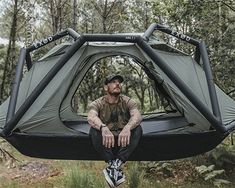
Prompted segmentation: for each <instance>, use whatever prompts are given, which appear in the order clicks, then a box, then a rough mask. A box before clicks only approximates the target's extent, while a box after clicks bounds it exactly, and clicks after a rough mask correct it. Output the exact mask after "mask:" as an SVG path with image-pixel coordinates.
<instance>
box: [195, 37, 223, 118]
mask: <svg viewBox="0 0 235 188" xmlns="http://www.w3.org/2000/svg"><path fill="white" fill-rule="evenodd" d="M199 49H200V52H201V56H202V61H203V65H204V66H203V69H204V71H205V74H206V80H207V84H208V89H209V94H210V99H211V105H212V110H213V114H214V115H215V116H216V117H217V119H218V120H219V121H220V122H221V121H222V120H221V113H220V109H219V103H218V98H217V94H216V90H215V84H214V81H213V76H212V71H211V67H210V63H209V58H208V54H207V50H206V45H205V43H204V42H203V41H202V42H201V43H200V44H199Z"/></svg>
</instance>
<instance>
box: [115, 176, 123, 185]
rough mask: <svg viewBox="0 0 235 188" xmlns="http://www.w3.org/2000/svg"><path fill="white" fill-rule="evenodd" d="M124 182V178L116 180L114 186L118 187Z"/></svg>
mask: <svg viewBox="0 0 235 188" xmlns="http://www.w3.org/2000/svg"><path fill="white" fill-rule="evenodd" d="M124 181H125V176H123V178H122V179H120V180H118V181H117V182H116V184H115V185H116V186H119V185H120V184H122V183H123V182H124Z"/></svg>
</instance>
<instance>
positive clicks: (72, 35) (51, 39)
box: [27, 28, 80, 52]
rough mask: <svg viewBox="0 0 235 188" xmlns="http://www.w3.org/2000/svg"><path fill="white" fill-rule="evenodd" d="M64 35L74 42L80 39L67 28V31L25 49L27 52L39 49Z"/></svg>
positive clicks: (74, 32)
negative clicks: (71, 38)
mask: <svg viewBox="0 0 235 188" xmlns="http://www.w3.org/2000/svg"><path fill="white" fill-rule="evenodd" d="M66 35H70V36H71V37H73V38H74V40H77V39H78V38H79V37H80V35H79V34H78V33H77V32H76V31H74V30H73V29H71V28H68V29H66V30H64V31H61V32H59V33H57V34H55V35H53V36H49V37H47V38H45V39H42V40H40V41H37V42H35V43H34V44H33V45H31V46H29V47H28V48H27V51H28V52H31V51H34V50H36V49H38V48H41V47H43V46H45V45H47V44H49V43H51V42H53V41H56V40H58V39H60V38H62V37H64V36H66Z"/></svg>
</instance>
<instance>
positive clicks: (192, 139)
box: [6, 131, 224, 161]
mask: <svg viewBox="0 0 235 188" xmlns="http://www.w3.org/2000/svg"><path fill="white" fill-rule="evenodd" d="M223 139H224V137H221V136H219V135H218V133H217V132H216V131H210V132H203V133H191V134H148V135H143V136H142V138H141V141H140V144H139V146H138V147H137V148H136V150H135V151H134V152H133V154H132V155H131V157H130V159H129V160H133V161H160V160H172V159H178V158H185V157H190V156H194V155H197V154H200V153H204V152H207V151H209V150H212V149H213V148H215V147H216V146H217V145H218V144H219V143H221V142H222V140H223ZM6 140H7V141H8V142H10V143H11V144H12V145H13V146H14V147H15V148H16V149H17V150H18V151H20V152H21V153H22V154H24V155H27V156H31V157H38V158H46V159H66V160H101V159H100V157H99V155H98V154H97V153H96V151H95V150H94V149H93V147H92V144H91V140H90V137H89V135H86V134H80V135H74V136H64V135H61V136H58V135H32V134H30V135H28V134H25V133H16V132H15V133H13V134H12V136H10V137H8V138H6Z"/></svg>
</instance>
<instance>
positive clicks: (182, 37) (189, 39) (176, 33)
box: [143, 23, 200, 46]
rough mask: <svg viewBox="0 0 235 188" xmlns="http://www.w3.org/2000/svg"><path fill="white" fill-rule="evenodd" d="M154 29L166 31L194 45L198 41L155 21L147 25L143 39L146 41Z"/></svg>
mask: <svg viewBox="0 0 235 188" xmlns="http://www.w3.org/2000/svg"><path fill="white" fill-rule="evenodd" d="M155 30H159V31H162V32H164V33H167V34H169V35H172V36H174V37H176V38H178V39H180V40H183V41H185V42H188V43H190V44H193V45H194V46H197V45H198V44H199V43H200V41H199V40H196V39H193V38H192V37H189V36H187V35H184V34H183V33H180V32H178V31H174V30H172V29H170V28H169V27H166V26H164V25H160V24H156V23H153V24H151V25H150V26H149V28H148V29H147V30H146V31H145V33H144V35H143V37H144V39H145V40H147V41H148V40H149V37H150V36H151V35H152V34H153V32H154V31H155Z"/></svg>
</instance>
